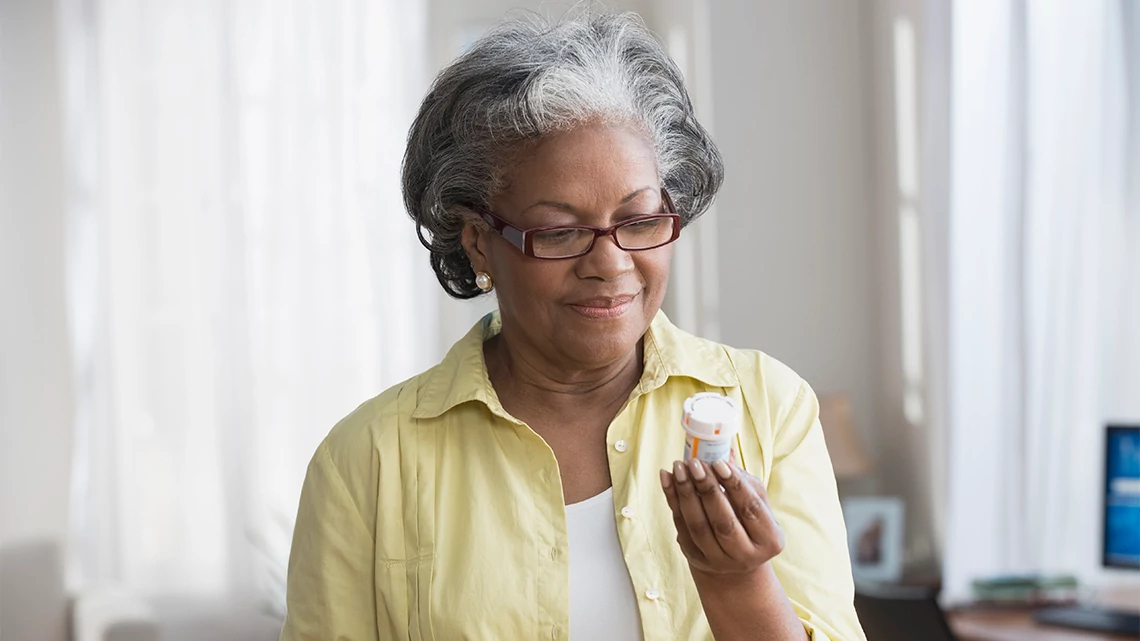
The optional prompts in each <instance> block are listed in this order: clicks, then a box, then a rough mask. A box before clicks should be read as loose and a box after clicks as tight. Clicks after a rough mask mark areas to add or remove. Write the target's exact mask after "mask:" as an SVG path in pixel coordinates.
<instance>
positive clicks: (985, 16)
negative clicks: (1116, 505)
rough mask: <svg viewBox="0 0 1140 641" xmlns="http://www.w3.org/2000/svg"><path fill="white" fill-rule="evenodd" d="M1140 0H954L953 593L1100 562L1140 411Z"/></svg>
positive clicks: (947, 566)
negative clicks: (1118, 429) (1127, 426)
mask: <svg viewBox="0 0 1140 641" xmlns="http://www.w3.org/2000/svg"><path fill="white" fill-rule="evenodd" d="M1135 14H1136V11H1135V7H1129V2H1128V1H1127V0H1090V1H1088V2H1067V3H1039V2H1025V1H1024V0H1000V1H998V0H995V1H993V2H960V3H956V4H955V9H954V23H953V27H952V29H951V31H952V33H953V60H954V64H953V72H952V89H951V94H952V96H953V99H952V106H951V111H952V115H951V118H952V141H951V149H952V152H951V165H952V167H951V189H950V199H951V206H950V209H949V212H950V213H949V221H948V225H947V227H948V229H949V238H948V243H949V246H948V252H947V260H948V262H949V264H948V270H947V273H948V275H949V292H948V301H949V305H948V309H949V310H950V312H949V318H948V324H947V327H948V329H947V332H948V336H947V339H948V358H949V379H948V390H947V391H948V399H949V400H948V404H947V405H948V411H949V415H948V417H947V419H948V420H947V421H946V425H947V432H948V433H947V437H948V438H947V440H948V442H949V452H948V470H947V482H948V494H949V496H948V500H949V509H948V513H947V520H948V522H947V534H946V544H945V555H944V574H945V576H944V580H945V584H946V593H947V595H948V597H949V598H951V599H954V598H957V597H963V596H968V594H969V581H970V580H971V579H972V578H976V577H979V576H985V575H994V574H1000V573H1011V572H1025V571H1043V572H1072V573H1075V574H1077V575H1078V576H1079V577H1081V578H1082V579H1085V580H1086V581H1090V582H1091V583H1093V584H1097V583H1101V582H1103V580H1104V578H1105V577H1104V575H1102V574H1101V573H1100V572H1099V569H1098V566H1099V554H1100V541H1099V538H1098V537H1099V531H1100V530H1099V520H1100V514H1099V510H1100V496H1101V492H1102V491H1103V487H1101V483H1102V481H1101V476H1100V474H1101V465H1102V462H1101V457H1102V456H1103V438H1104V436H1103V428H1104V424H1105V422H1106V421H1108V420H1111V419H1131V420H1133V421H1136V420H1138V419H1140V405H1138V403H1140V394H1138V393H1137V390H1140V200H1138V196H1140V193H1138V189H1140V186H1138V185H1137V181H1138V176H1140V164H1138V163H1140V144H1138V143H1140V138H1138V131H1137V128H1138V127H1140V122H1138V116H1137V114H1138V113H1140V100H1138V96H1137V90H1138V86H1137V82H1136V81H1137V69H1136V65H1137V61H1138V60H1140V49H1138V45H1137V40H1136V35H1137V30H1136V25H1137V21H1136V15H1135Z"/></svg>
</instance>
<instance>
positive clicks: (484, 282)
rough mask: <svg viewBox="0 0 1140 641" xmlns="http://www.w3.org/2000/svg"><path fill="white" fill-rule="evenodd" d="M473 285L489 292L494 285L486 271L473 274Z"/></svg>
mask: <svg viewBox="0 0 1140 641" xmlns="http://www.w3.org/2000/svg"><path fill="white" fill-rule="evenodd" d="M475 286H476V287H478V288H479V289H481V290H483V291H485V292H489V291H491V289H493V288H494V287H495V284H494V283H493V282H491V275H490V274H488V273H487V272H479V273H477V274H475Z"/></svg>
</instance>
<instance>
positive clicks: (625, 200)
mask: <svg viewBox="0 0 1140 641" xmlns="http://www.w3.org/2000/svg"><path fill="white" fill-rule="evenodd" d="M646 191H653V187H650V186H648V185H646V186H645V187H641V188H640V189H636V190H634V191H632V192H630V193H629V194H627V195H626V196H625V197H624V198H622V199H621V204H623V205H624V204H626V203H628V202H629V201H631V200H633V199H634V198H637V197H638V196H639V195H640V194H641V193H642V192H646ZM540 206H546V207H553V208H555V209H561V210H562V211H567V212H570V213H574V212H576V211H578V210H577V208H576V207H574V205H571V204H570V203H564V202H559V201H556V200H540V201H538V202H536V203H534V204H532V205H529V206H528V207H526V208H525V209H523V210H522V211H521V212H519V213H520V214H525V213H526V212H528V211H530V210H531V209H534V208H535V207H540Z"/></svg>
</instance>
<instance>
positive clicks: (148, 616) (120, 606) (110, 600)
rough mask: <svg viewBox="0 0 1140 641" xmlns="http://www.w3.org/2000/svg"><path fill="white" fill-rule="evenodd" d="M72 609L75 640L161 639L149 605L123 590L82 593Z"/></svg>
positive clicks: (124, 640)
mask: <svg viewBox="0 0 1140 641" xmlns="http://www.w3.org/2000/svg"><path fill="white" fill-rule="evenodd" d="M72 608H73V609H72V639H73V641H159V639H160V638H161V634H160V633H159V628H158V621H157V619H156V618H155V616H154V612H153V610H152V609H151V607H150V605H148V604H147V603H146V602H145V601H143V600H142V599H140V598H138V597H136V596H133V595H131V594H129V593H127V592H124V591H122V590H116V589H100V590H91V591H88V592H83V593H80V594H78V595H76V597H75V599H74V602H73V603H72Z"/></svg>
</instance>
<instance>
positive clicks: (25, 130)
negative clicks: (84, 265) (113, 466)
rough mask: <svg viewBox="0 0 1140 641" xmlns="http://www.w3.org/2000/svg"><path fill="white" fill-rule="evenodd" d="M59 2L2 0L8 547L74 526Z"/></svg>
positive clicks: (0, 426)
mask: <svg viewBox="0 0 1140 641" xmlns="http://www.w3.org/2000/svg"><path fill="white" fill-rule="evenodd" d="M54 4H55V3H53V2H47V1H44V0H4V1H3V2H0V309H2V311H0V540H4V539H10V538H16V537H25V536H32V535H38V534H48V535H52V536H56V537H62V536H63V535H64V533H65V532H66V527H67V502H68V481H69V478H70V466H71V443H72V433H71V432H72V430H71V420H72V408H73V403H72V396H71V371H70V362H69V357H68V345H67V325H66V316H65V313H64V296H65V294H64V253H63V249H64V225H63V222H64V219H63V212H64V197H65V194H64V180H63V177H64V174H63V155H62V131H61V127H60V117H61V115H60V79H59V74H58V73H57V62H58V56H57V52H56V48H55V47H56V37H55V36H56V23H55V16H54V13H53V7H54Z"/></svg>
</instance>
